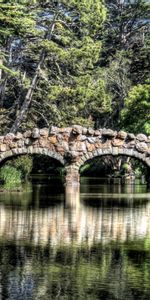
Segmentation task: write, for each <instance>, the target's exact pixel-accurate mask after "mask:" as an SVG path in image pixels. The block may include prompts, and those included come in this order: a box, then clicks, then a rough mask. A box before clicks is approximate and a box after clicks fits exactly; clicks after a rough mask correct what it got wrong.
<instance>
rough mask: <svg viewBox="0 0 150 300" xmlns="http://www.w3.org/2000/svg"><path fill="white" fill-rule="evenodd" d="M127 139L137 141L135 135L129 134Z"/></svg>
mask: <svg viewBox="0 0 150 300" xmlns="http://www.w3.org/2000/svg"><path fill="white" fill-rule="evenodd" d="M127 138H128V139H129V140H134V139H135V135H134V134H133V133H128V134H127Z"/></svg>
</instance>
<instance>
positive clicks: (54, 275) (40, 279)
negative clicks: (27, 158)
mask: <svg viewBox="0 0 150 300" xmlns="http://www.w3.org/2000/svg"><path fill="white" fill-rule="evenodd" d="M1 299H11V300H27V299H28V300H30V299H35V300H38V299H44V300H47V299H64V300H65V299H91V300H96V299H109V300H114V299H115V300H116V299H119V300H126V299H128V300H130V299H146V300H148V299H150V191H148V190H147V188H146V186H145V185H140V184H136V185H120V184H118V183H117V182H116V183H114V184H108V183H107V182H106V181H105V180H100V179H89V178H86V179H82V184H81V191H80V193H79V191H78V189H77V188H76V189H75V188H74V189H73V188H71V187H67V188H66V190H64V187H63V186H62V185H61V182H60V181H58V180H56V179H55V180H53V181H51V182H49V183H47V184H45V180H44V181H42V180H41V181H39V182H38V183H35V182H33V185H32V184H30V185H28V186H26V187H25V191H24V192H23V193H10V194H8V193H7V194H6V193H3V194H0V300H1Z"/></svg>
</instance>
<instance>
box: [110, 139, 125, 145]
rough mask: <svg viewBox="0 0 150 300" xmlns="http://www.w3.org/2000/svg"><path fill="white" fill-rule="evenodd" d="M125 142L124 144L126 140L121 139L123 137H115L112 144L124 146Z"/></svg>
mask: <svg viewBox="0 0 150 300" xmlns="http://www.w3.org/2000/svg"><path fill="white" fill-rule="evenodd" d="M123 144H124V140H121V139H114V140H113V141H112V145H113V146H114V147H122V145H123Z"/></svg>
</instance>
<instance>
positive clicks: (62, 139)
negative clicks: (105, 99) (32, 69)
mask: <svg viewBox="0 0 150 300" xmlns="http://www.w3.org/2000/svg"><path fill="white" fill-rule="evenodd" d="M26 153H28V154H43V155H47V156H49V157H51V158H54V159H56V160H58V161H59V162H60V163H61V164H62V165H64V167H65V169H66V182H67V183H69V184H71V183H78V182H79V170H80V167H81V166H82V165H83V164H84V163H85V162H86V161H88V160H90V159H92V158H94V157H98V156H102V155H115V156H116V155H126V156H130V157H135V158H137V159H139V160H141V161H142V162H143V163H144V164H145V165H147V167H148V169H150V136H149V137H147V136H146V135H144V134H138V135H136V136H135V135H134V134H132V133H126V132H124V131H118V132H117V131H113V130H111V129H106V128H104V129H99V130H93V129H92V128H85V127H82V126H79V125H73V126H72V127H67V128H58V127H54V126H52V127H51V130H48V129H47V128H43V129H38V128H34V129H33V130H32V131H31V130H28V131H26V132H24V133H21V132H17V133H16V134H12V133H8V134H6V135H5V136H0V162H2V161H3V160H5V159H7V158H9V157H11V156H16V155H21V154H26Z"/></svg>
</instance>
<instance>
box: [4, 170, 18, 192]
mask: <svg viewBox="0 0 150 300" xmlns="http://www.w3.org/2000/svg"><path fill="white" fill-rule="evenodd" d="M0 179H1V180H2V181H3V182H4V188H5V189H8V190H10V189H13V188H16V187H18V186H20V185H21V171H19V170H17V169H16V168H14V167H12V166H8V165H5V166H4V167H2V168H1V169H0Z"/></svg>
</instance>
